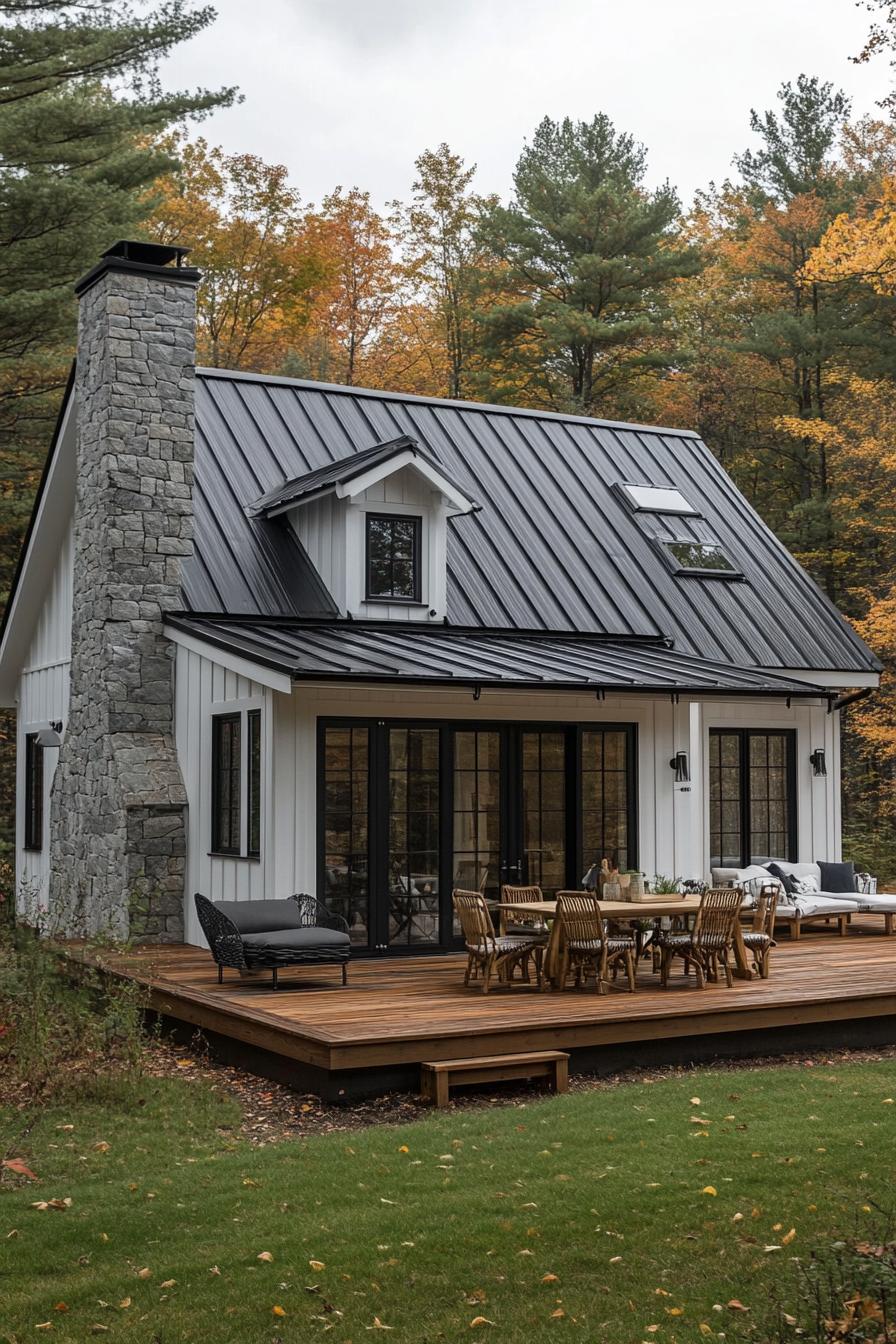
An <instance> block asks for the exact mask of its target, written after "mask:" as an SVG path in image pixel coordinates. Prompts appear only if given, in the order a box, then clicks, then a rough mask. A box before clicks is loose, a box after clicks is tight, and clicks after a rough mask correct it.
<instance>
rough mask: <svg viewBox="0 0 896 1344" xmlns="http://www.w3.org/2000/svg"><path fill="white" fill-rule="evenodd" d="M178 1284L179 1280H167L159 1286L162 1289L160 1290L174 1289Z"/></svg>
mask: <svg viewBox="0 0 896 1344" xmlns="http://www.w3.org/2000/svg"><path fill="white" fill-rule="evenodd" d="M176 1283H177V1279H166V1280H165V1282H164V1283H160V1284H159V1287H160V1288H173V1287H174V1285H175V1284H176Z"/></svg>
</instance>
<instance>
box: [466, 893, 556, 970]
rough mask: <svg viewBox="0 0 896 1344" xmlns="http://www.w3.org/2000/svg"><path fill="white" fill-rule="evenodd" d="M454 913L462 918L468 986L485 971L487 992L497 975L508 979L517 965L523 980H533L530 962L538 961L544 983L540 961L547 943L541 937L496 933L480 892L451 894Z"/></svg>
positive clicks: (537, 967)
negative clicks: (511, 935) (494, 976)
mask: <svg viewBox="0 0 896 1344" xmlns="http://www.w3.org/2000/svg"><path fill="white" fill-rule="evenodd" d="M451 899H452V901H453V902H454V910H455V913H456V915H457V917H458V919H459V920H460V926H461V930H462V932H463V939H464V944H465V946H466V949H467V969H466V973H465V974H464V984H465V985H469V983H470V980H471V979H475V978H476V976H477V975H478V973H479V972H480V971H481V972H482V992H483V994H487V993H488V991H489V985H490V983H491V978H492V976H493V975H494V974H496V973H497V975H498V976H499V977H500V978H501V979H502V980H504V981H505V982H509V980H510V977H511V975H512V973H513V969H514V967H515V966H520V968H521V970H522V972H523V980H524V981H525V982H526V983H530V976H529V962H530V960H534V962H535V977H536V981H537V983H538V984H539V985H540V984H541V963H542V958H543V956H544V942H543V940H542V939H541V938H539V937H537V936H536V937H532V938H521V937H515V938H508V937H507V936H505V935H500V934H497V933H495V926H494V925H493V924H492V917H491V915H490V914H489V909H488V906H487V905H486V902H485V897H484V896H483V895H482V893H481V892H478V891H454V892H452V896H451Z"/></svg>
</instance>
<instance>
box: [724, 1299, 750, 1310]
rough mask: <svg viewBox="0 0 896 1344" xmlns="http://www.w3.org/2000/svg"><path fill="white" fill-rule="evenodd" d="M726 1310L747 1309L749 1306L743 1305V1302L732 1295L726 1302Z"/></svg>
mask: <svg viewBox="0 0 896 1344" xmlns="http://www.w3.org/2000/svg"><path fill="white" fill-rule="evenodd" d="M728 1310H729V1311H749V1310H750V1308H749V1307H745V1306H744V1304H743V1302H741V1301H739V1300H738V1299H737V1298H736V1297H732V1299H731V1301H730V1302H729V1303H728Z"/></svg>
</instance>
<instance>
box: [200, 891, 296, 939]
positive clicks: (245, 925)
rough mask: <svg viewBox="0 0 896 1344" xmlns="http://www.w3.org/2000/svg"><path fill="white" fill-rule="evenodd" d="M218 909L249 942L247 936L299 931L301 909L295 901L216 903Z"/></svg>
mask: <svg viewBox="0 0 896 1344" xmlns="http://www.w3.org/2000/svg"><path fill="white" fill-rule="evenodd" d="M215 904H216V906H217V909H219V910H220V911H221V913H222V915H226V916H227V918H228V919H232V920H233V922H234V924H235V925H236V927H237V928H238V929H239V931H240V933H241V934H243V935H244V941H247V937H246V936H247V935H251V934H256V933H273V932H275V931H279V930H281V929H298V927H299V917H300V915H299V907H298V905H297V904H296V902H295V901H290V900H285V901H216V902H215Z"/></svg>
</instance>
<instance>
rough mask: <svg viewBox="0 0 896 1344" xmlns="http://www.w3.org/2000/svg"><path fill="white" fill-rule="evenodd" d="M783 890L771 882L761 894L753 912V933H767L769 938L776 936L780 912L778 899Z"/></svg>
mask: <svg viewBox="0 0 896 1344" xmlns="http://www.w3.org/2000/svg"><path fill="white" fill-rule="evenodd" d="M780 894H781V889H780V887H779V886H778V884H777V883H776V882H770V883H769V884H768V886H765V887H763V888H762V889H761V891H760V892H759V900H758V901H757V902H756V909H755V910H754V911H753V932H754V933H766V934H768V936H769V938H774V936H775V915H776V914H777V911H778V897H779V896H780Z"/></svg>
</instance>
